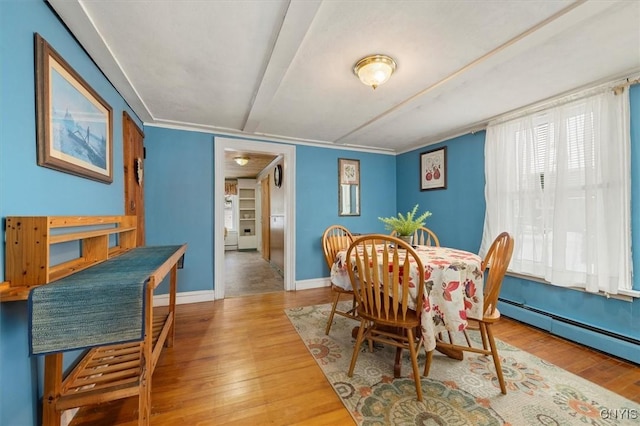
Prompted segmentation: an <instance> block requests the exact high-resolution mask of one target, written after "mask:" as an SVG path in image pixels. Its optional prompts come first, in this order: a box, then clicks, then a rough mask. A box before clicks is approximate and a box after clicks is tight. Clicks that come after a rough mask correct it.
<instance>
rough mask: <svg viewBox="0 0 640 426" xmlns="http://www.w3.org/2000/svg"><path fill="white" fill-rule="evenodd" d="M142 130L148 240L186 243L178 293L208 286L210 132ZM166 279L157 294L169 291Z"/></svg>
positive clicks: (210, 256)
mask: <svg viewBox="0 0 640 426" xmlns="http://www.w3.org/2000/svg"><path fill="white" fill-rule="evenodd" d="M144 131H145V141H144V144H145V147H146V151H147V157H146V159H145V188H144V190H145V196H144V198H145V220H146V238H147V240H146V243H147V245H162V244H179V243H187V244H188V247H187V254H186V255H185V268H184V269H183V270H182V271H181V273H180V283H179V288H178V291H180V292H187V291H198V290H211V289H212V288H213V258H214V257H213V256H214V255H213V232H212V229H213V214H214V213H213V192H214V189H213V175H214V173H213V170H214V169H213V167H214V159H213V135H211V134H207V133H201V132H188V131H184V130H170V129H162V128H159V127H150V126H146V127H145V130H144ZM165 281H167V282H168V279H166V280H165ZM167 282H165V283H163V284H162V285H161V286H160V287H159V288H158V289H157V290H156V294H162V293H168V284H167Z"/></svg>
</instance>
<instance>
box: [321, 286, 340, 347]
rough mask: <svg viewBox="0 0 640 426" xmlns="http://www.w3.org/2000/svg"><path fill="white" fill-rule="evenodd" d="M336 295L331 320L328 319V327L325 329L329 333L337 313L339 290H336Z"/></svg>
mask: <svg viewBox="0 0 640 426" xmlns="http://www.w3.org/2000/svg"><path fill="white" fill-rule="evenodd" d="M334 293H335V294H336V295H335V296H334V298H333V306H332V307H331V313H330V314H329V321H327V328H326V329H325V331H324V334H326V335H327V336H328V335H329V330H331V324H332V323H333V316H334V315H335V314H336V307H338V302H339V301H340V293H338V292H337V291H336V292H334Z"/></svg>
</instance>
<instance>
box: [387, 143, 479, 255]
mask: <svg viewBox="0 0 640 426" xmlns="http://www.w3.org/2000/svg"><path fill="white" fill-rule="evenodd" d="M484 135H485V132H479V133H476V134H473V135H472V134H469V135H464V136H460V137H458V138H455V139H451V140H448V141H446V142H442V143H439V144H436V145H432V146H429V147H428V148H421V149H417V150H414V151H410V152H407V153H405V154H401V155H398V157H397V170H398V173H397V176H398V191H397V194H398V198H397V204H398V210H399V211H401V212H407V211H410V210H411V209H412V208H413V206H415V205H416V204H419V206H420V207H419V211H421V212H422V211H425V210H428V211H430V212H431V214H432V215H431V216H430V217H429V218H427V222H426V226H427V228H430V229H431V230H433V231H434V232H435V233H436V235H437V236H438V239H439V240H440V244H441V245H443V246H447V247H457V248H460V249H462V250H467V251H470V252H473V253H477V252H478V251H479V249H480V242H481V241H482V227H483V225H484V207H485V204H484ZM443 146H446V147H447V171H446V173H447V188H446V189H432V190H428V191H420V154H421V153H424V152H426V151H431V150H433V149H438V148H441V147H443Z"/></svg>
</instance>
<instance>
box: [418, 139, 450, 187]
mask: <svg viewBox="0 0 640 426" xmlns="http://www.w3.org/2000/svg"><path fill="white" fill-rule="evenodd" d="M446 188H447V147H446V146H445V147H442V148H438V149H433V150H431V151H426V152H423V153H422V154H420V190H421V191H428V190H430V189H446Z"/></svg>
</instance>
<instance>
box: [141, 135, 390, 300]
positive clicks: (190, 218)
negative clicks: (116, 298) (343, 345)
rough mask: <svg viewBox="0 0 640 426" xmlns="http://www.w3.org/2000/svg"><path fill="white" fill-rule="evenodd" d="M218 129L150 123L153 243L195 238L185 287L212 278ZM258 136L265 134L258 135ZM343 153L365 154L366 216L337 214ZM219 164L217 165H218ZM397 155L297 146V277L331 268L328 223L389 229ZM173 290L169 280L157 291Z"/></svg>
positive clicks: (209, 284) (208, 285)
mask: <svg viewBox="0 0 640 426" xmlns="http://www.w3.org/2000/svg"><path fill="white" fill-rule="evenodd" d="M214 137H215V135H214V134H208V133H200V132H191V131H185V130H172V129H165V128H159V127H151V126H147V127H145V146H146V148H147V158H146V161H145V182H146V185H145V203H146V205H145V209H146V219H147V244H149V245H152V244H163V243H171V242H172V241H184V242H188V244H189V248H188V250H187V253H188V254H187V256H186V257H185V260H186V265H188V266H189V268H185V270H184V271H183V274H182V275H181V276H180V288H179V291H181V292H182V291H198V290H211V289H212V288H214V284H213V273H214V271H213V259H214V257H215V253H214V251H213V247H214V235H213V221H214V213H213V203H214V201H213V194H214V177H213V176H214V170H213V167H215V165H216V164H219V162H220V161H222V160H218V159H214V149H213V147H214V145H213V144H214ZM256 142H259V141H256ZM338 158H350V159H357V160H360V180H361V204H362V209H361V211H362V213H361V215H360V216H349V217H346V216H345V217H340V216H338ZM212 165H213V166H212ZM395 188H396V180H395V157H394V156H392V155H384V154H371V153H364V152H353V151H347V150H339V149H326V148H318V147H313V146H307V145H298V146H296V208H295V214H296V277H295V279H296V280H298V281H299V280H306V279H313V278H321V277H326V276H328V275H329V271H328V269H327V266H326V264H325V262H324V257H323V254H322V249H321V246H320V236H321V235H322V232H323V231H324V229H325V228H326V227H328V226H329V225H332V224H336V223H337V224H342V225H344V226H346V227H348V228H349V229H351V230H353V232H375V231H379V232H384V228H383V226H382V223H381V222H380V221H379V220H378V217H379V216H390V215H393V214H395V194H394V193H395ZM163 292H165V293H166V283H164V284H163V286H162V287H161V288H159V289H158V290H157V293H163Z"/></svg>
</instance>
